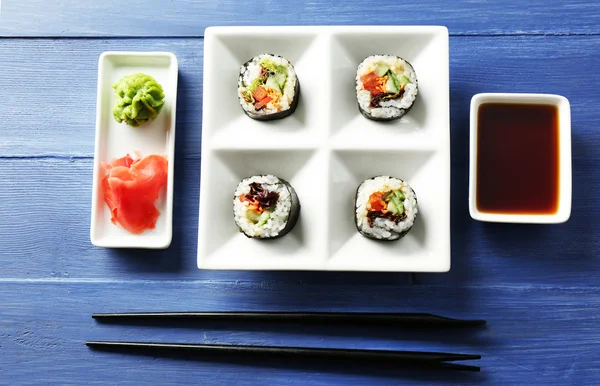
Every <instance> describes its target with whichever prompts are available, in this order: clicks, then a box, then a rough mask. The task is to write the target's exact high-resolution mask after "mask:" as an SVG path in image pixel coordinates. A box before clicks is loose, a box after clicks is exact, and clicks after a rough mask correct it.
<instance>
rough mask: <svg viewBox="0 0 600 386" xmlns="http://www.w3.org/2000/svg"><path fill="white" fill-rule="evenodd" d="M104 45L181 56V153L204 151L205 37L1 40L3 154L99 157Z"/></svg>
mask: <svg viewBox="0 0 600 386" xmlns="http://www.w3.org/2000/svg"><path fill="white" fill-rule="evenodd" d="M104 51H170V52H173V53H175V54H176V55H177V58H178V61H179V70H180V71H179V81H178V83H179V88H178V102H179V103H178V107H177V128H178V129H180V130H177V142H178V144H177V151H178V152H181V151H184V152H186V153H194V152H195V155H196V156H198V155H199V154H200V151H199V149H200V129H201V118H202V114H201V108H200V106H202V103H201V101H202V52H203V45H202V39H168V40H166V39H134V40H112V39H109V40H95V39H92V40H89V39H84V40H65V39H63V40H57V39H41V40H38V39H35V40H27V39H25V40H24V39H8V40H7V39H0V58H2V59H0V90H5V99H4V102H3V103H1V104H0V116H1V117H2V120H1V121H0V132H1V133H2V136H1V137H0V155H9V156H22V155H31V154H38V155H39V154H43V155H48V154H50V155H61V156H93V155H94V134H95V124H96V88H97V81H98V58H99V56H100V54H101V53H102V52H104ZM190 136H192V137H191V138H190ZM34 138H35V140H32V139H34ZM186 144H187V145H186Z"/></svg>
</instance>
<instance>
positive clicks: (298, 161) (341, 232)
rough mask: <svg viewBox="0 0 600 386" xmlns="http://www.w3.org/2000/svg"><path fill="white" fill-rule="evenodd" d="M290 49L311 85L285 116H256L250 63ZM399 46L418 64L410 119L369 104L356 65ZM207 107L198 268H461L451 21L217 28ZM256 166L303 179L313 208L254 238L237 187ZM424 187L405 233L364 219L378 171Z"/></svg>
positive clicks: (304, 200) (306, 202) (210, 42)
mask: <svg viewBox="0 0 600 386" xmlns="http://www.w3.org/2000/svg"><path fill="white" fill-rule="evenodd" d="M261 53H272V54H278V55H282V56H284V57H285V58H287V59H288V60H290V61H291V63H292V64H293V65H294V67H295V69H296V72H297V74H298V79H299V81H300V83H301V87H302V92H301V94H300V102H299V104H298V108H297V110H296V111H295V112H294V113H293V114H292V115H291V116H289V117H287V118H284V119H282V120H276V121H270V122H259V121H255V120H252V119H250V118H249V117H247V116H246V115H245V114H244V112H243V110H242V108H241V107H240V105H239V102H238V98H237V78H238V74H239V68H240V66H241V65H242V64H243V63H245V62H246V61H247V60H249V59H250V58H252V57H253V56H255V55H258V54H261ZM375 54H389V55H398V56H401V57H402V58H404V59H406V60H408V61H409V62H410V63H411V64H412V65H413V67H414V68H415V71H416V73H417V77H418V81H419V96H418V98H417V101H416V102H415V105H414V107H413V108H412V110H411V111H410V112H409V113H408V114H407V115H406V116H404V117H403V118H401V119H400V120H396V121H392V122H375V121H371V120H368V119H367V118H365V117H363V116H362V115H361V114H360V113H359V110H358V106H357V102H356V92H355V90H354V85H355V77H356V69H357V67H358V64H359V63H360V62H361V61H362V60H363V59H364V58H366V57H367V56H370V55H375ZM203 103H204V105H203V123H202V168H201V187H200V222H199V229H198V267H199V268H201V269H262V270H332V271H405V272H446V271H448V270H449V269H450V127H449V126H450V113H449V59H448V30H447V29H446V28H445V27H408V26H403V27H325V26H324V27H304V26H303V27H211V28H208V29H207V30H206V32H205V42H204V102H203ZM254 174H274V175H277V176H279V177H281V178H283V179H286V180H287V181H289V182H290V183H291V184H292V186H293V187H294V188H295V189H296V192H297V193H298V197H299V199H300V202H301V205H302V209H301V214H300V220H299V221H298V223H297V224H296V226H295V228H294V229H293V230H292V232H290V233H289V234H288V235H286V236H285V237H283V238H281V239H277V240H270V241H264V240H254V239H248V238H246V237H245V236H244V235H243V234H242V233H240V232H239V231H238V229H237V227H236V225H235V223H234V221H233V213H232V205H233V202H232V200H233V193H234V191H235V188H236V186H237V184H238V183H239V181H240V180H241V179H243V178H245V177H248V176H251V175H254ZM382 174H389V175H391V176H395V177H398V178H401V179H405V180H406V181H407V182H408V183H409V184H410V185H411V186H412V187H413V188H414V190H415V192H416V193H417V196H418V201H419V214H418V217H417V220H416V223H415V226H414V228H413V229H412V230H411V232H409V233H408V235H406V236H405V237H404V238H403V239H401V240H399V241H396V242H377V241H373V240H369V239H367V238H365V237H363V236H361V235H360V234H358V232H357V231H356V227H355V225H354V220H353V213H354V195H355V193H356V189H357V187H358V185H359V184H360V183H361V182H362V181H363V180H365V179H367V178H371V177H373V176H377V175H382Z"/></svg>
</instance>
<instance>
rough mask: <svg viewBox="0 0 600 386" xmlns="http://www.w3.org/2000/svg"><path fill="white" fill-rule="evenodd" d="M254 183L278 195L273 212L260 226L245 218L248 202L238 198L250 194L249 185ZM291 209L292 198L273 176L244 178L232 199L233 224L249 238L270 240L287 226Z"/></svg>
mask: <svg viewBox="0 0 600 386" xmlns="http://www.w3.org/2000/svg"><path fill="white" fill-rule="evenodd" d="M254 182H256V183H258V184H261V185H262V187H263V189H265V190H268V191H270V192H277V193H279V199H278V200H277V204H276V205H275V210H273V211H272V212H271V216H270V217H269V220H268V221H267V222H266V223H265V224H264V225H262V226H258V224H255V223H253V222H252V221H250V220H249V219H248V218H247V217H246V211H247V210H248V205H249V203H248V201H244V202H241V201H240V196H241V195H242V194H248V193H250V184H252V183H254ZM291 209H292V197H291V195H290V192H289V190H288V188H287V186H286V185H285V184H283V183H282V182H281V181H280V180H279V178H277V177H275V176H273V175H265V176H253V177H250V178H246V179H244V180H242V181H241V182H240V183H239V184H238V186H237V189H236V190H235V197H234V199H233V215H234V218H235V222H236V224H237V225H238V227H240V229H241V230H242V231H243V232H244V233H245V234H246V235H248V236H250V237H262V238H270V237H275V236H277V235H279V232H281V231H282V230H283V229H284V228H285V226H286V225H287V221H288V218H289V216H290V211H291Z"/></svg>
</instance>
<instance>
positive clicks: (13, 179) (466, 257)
mask: <svg viewBox="0 0 600 386" xmlns="http://www.w3.org/2000/svg"><path fill="white" fill-rule="evenodd" d="M576 161H577V163H576V167H577V169H576V170H575V173H574V202H573V214H572V218H571V220H570V221H569V222H568V223H566V224H563V225H547V226H542V225H511V224H504V225H501V224H484V223H479V222H475V221H473V220H471V219H470V217H469V214H468V210H467V207H466V202H467V185H466V183H464V182H463V183H460V182H456V180H458V181H460V180H461V177H462V174H463V173H466V172H465V171H462V170H454V174H457V173H458V177H457V178H456V179H455V180H454V181H455V182H454V183H453V191H452V212H451V215H452V270H451V272H450V273H448V274H443V275H440V274H429V275H427V274H419V275H417V280H418V281H419V282H421V283H434V284H449V285H458V284H464V285H468V284H472V285H487V284H490V285H508V284H516V285H531V284H547V285H550V284H551V285H584V286H595V285H597V284H598V282H599V280H600V271H599V270H598V269H596V267H597V266H598V262H599V261H598V259H599V256H600V253H599V252H600V250H599V244H598V242H597V240H598V238H597V237H596V235H597V234H599V233H600V225H599V224H598V222H597V221H596V219H597V218H598V208H597V207H596V206H595V202H596V197H597V192H598V190H599V189H600V176H599V175H598V173H595V172H594V171H595V170H597V168H598V167H599V162H598V158H597V157H596V158H594V159H586V158H583V159H582V158H580V159H577V160H576ZM175 170H176V172H175V181H176V182H175V201H174V231H173V244H172V245H171V247H170V248H169V249H167V250H159V251H146V250H118V249H117V250H110V249H101V248H95V247H93V246H92V245H91V243H90V240H89V221H90V214H89V213H90V200H91V183H92V160H91V159H72V160H64V159H56V158H47V159H1V160H0V181H2V184H0V203H2V204H1V205H0V219H4V220H3V221H1V222H0V234H1V235H2V237H0V251H1V252H0V265H1V266H2V270H0V278H24V279H37V278H52V277H56V278H98V279H112V278H124V277H126V278H128V279H132V280H134V279H139V280H144V279H172V278H175V277H176V278H178V279H182V280H183V279H205V280H225V281H233V280H256V281H264V282H266V283H269V282H271V281H278V280H285V281H291V282H295V281H303V282H307V283H329V282H334V283H340V284H349V283H359V284H372V283H379V284H381V283H389V284H406V283H407V275H406V274H402V275H398V274H393V273H390V274H373V273H371V274H368V273H342V272H340V273H326V272H294V273H285V274H277V273H270V272H235V271H199V270H198V269H197V268H196V246H197V229H198V225H197V219H198V198H199V188H198V187H199V184H200V180H199V178H200V176H199V174H200V161H199V160H193V159H189V160H183V159H181V157H179V158H177V159H176V161H175ZM465 170H466V169H465ZM453 177H454V176H453Z"/></svg>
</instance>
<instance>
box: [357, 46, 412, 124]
mask: <svg viewBox="0 0 600 386" xmlns="http://www.w3.org/2000/svg"><path fill="white" fill-rule="evenodd" d="M418 91H419V89H418V87H417V74H416V73H415V70H414V69H413V67H412V66H411V64H410V63H408V62H407V61H406V60H404V59H402V58H401V57H399V56H391V55H373V56H369V57H368V58H366V59H365V60H363V61H362V63H361V64H359V66H358V71H357V72H356V99H357V100H358V109H359V110H360V112H361V113H362V115H364V116H365V117H367V118H369V119H373V120H375V121H391V120H393V119H398V118H400V117H402V116H403V115H404V114H406V113H407V112H408V111H409V110H410V109H411V107H412V106H413V103H415V100H416V99H417V94H418Z"/></svg>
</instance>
